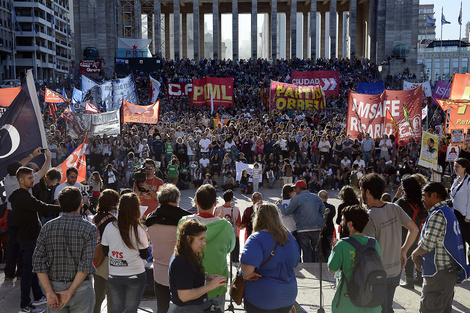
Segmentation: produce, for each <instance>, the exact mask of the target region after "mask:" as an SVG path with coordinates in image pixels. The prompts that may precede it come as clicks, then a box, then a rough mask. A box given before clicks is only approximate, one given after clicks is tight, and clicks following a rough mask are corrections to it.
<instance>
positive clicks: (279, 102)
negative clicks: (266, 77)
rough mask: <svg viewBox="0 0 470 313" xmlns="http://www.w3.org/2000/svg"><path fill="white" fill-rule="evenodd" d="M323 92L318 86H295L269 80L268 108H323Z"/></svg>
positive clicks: (279, 109) (280, 109) (311, 109)
mask: <svg viewBox="0 0 470 313" xmlns="http://www.w3.org/2000/svg"><path fill="white" fill-rule="evenodd" d="M325 103H326V102H325V94H324V93H323V89H322V88H321V87H320V86H318V85H317V86H297V85H292V84H286V83H281V82H275V81H272V82H271V91H270V97H269V109H270V110H271V111H272V110H278V111H282V110H306V111H314V110H324V109H325Z"/></svg>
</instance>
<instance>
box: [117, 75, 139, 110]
mask: <svg viewBox="0 0 470 313" xmlns="http://www.w3.org/2000/svg"><path fill="white" fill-rule="evenodd" d="M122 99H124V100H126V101H127V102H130V103H133V104H139V101H138V99H137V92H136V90H135V85H134V80H133V79H132V75H129V76H127V77H126V78H122V79H115V80H113V109H114V110H116V109H119V108H120V107H121V106H122Z"/></svg>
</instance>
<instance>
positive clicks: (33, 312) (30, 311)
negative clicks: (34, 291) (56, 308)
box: [18, 304, 45, 313]
mask: <svg viewBox="0 0 470 313" xmlns="http://www.w3.org/2000/svg"><path fill="white" fill-rule="evenodd" d="M44 311H45V310H44V309H40V308H37V307H35V306H34V305H32V304H30V305H28V306H25V307H24V308H21V309H20V310H19V311H18V313H24V312H26V313H43V312H44Z"/></svg>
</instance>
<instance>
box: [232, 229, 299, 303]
mask: <svg viewBox="0 0 470 313" xmlns="http://www.w3.org/2000/svg"><path fill="white" fill-rule="evenodd" d="M289 240H290V241H289V242H287V243H286V244H285V245H284V246H280V245H278V246H277V249H276V252H275V254H274V256H273V257H272V258H271V259H270V260H269V261H268V262H267V263H266V264H265V265H263V266H262V267H261V268H260V265H261V264H263V262H264V261H266V260H267V259H268V257H269V255H270V254H271V252H272V251H273V249H274V246H275V245H276V243H275V242H274V240H273V237H272V235H271V234H270V233H268V232H265V231H260V232H256V233H253V234H251V235H250V237H248V240H247V241H246V243H245V246H244V249H243V253H242V258H241V260H240V263H241V264H245V265H252V266H254V267H256V268H257V270H256V272H257V273H259V274H261V275H262V277H261V278H260V279H259V280H258V281H247V282H246V286H245V299H246V300H247V301H248V302H250V303H251V304H253V305H254V306H256V307H258V308H260V309H263V310H274V309H278V308H284V307H287V306H290V305H293V304H294V301H295V298H296V297H297V280H296V278H295V271H294V268H295V267H296V266H297V264H298V263H299V258H300V252H299V245H298V244H297V241H296V240H295V238H294V236H292V234H291V233H290V232H289Z"/></svg>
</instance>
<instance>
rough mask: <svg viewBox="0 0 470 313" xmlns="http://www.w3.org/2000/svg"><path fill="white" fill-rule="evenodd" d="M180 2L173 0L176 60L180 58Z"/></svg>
mask: <svg viewBox="0 0 470 313" xmlns="http://www.w3.org/2000/svg"><path fill="white" fill-rule="evenodd" d="M180 25H181V18H180V2H179V0H173V34H174V35H173V40H174V42H173V47H174V51H175V60H179V58H180Z"/></svg>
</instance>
